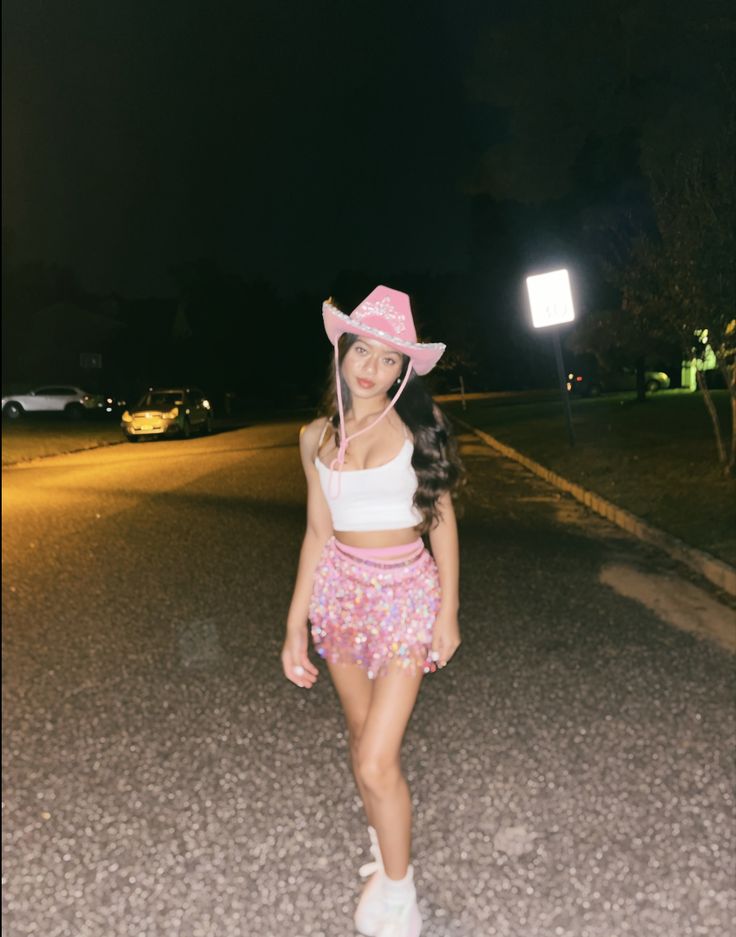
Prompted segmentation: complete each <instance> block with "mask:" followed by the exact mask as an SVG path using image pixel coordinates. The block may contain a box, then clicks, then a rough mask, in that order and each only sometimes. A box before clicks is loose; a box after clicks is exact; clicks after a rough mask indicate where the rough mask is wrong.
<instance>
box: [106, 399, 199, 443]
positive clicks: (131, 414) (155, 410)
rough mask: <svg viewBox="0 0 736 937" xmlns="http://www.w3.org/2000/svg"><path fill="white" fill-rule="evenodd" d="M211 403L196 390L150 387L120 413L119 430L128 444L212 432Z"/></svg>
mask: <svg viewBox="0 0 736 937" xmlns="http://www.w3.org/2000/svg"><path fill="white" fill-rule="evenodd" d="M213 425H214V413H213V411H212V404H211V403H210V402H209V400H208V399H207V397H206V396H205V395H204V393H203V392H202V391H201V390H199V388H197V387H178V388H169V387H151V388H150V389H149V390H148V391H147V392H146V393H145V394H144V395H143V396H142V397H141V399H140V400H139V401H138V403H137V404H136V405H135V406H134V407H130V408H129V409H128V410H126V411H125V413H123V416H122V420H121V423H120V427H121V429H122V431H123V432H124V433H125V436H126V438H127V439H128V440H129V441H130V442H135V441H136V440H138V439H145V438H146V437H154V436H158V437H163V436H181V437H182V439H189V437H190V436H191V434H192V433H211V432H212V429H213Z"/></svg>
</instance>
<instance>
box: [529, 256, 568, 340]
mask: <svg viewBox="0 0 736 937" xmlns="http://www.w3.org/2000/svg"><path fill="white" fill-rule="evenodd" d="M526 288H527V291H528V292H529V305H530V306H531V310H532V325H533V326H534V328H535V329H543V328H546V327H547V326H549V325H559V324H560V323H561V322H572V321H573V320H574V319H575V308H574V306H573V303H572V291H571V289H570V276H569V274H568V272H567V270H553V271H552V272H551V273H539V274H536V275H535V276H531V277H527V278H526Z"/></svg>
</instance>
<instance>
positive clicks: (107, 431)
mask: <svg viewBox="0 0 736 937" xmlns="http://www.w3.org/2000/svg"><path fill="white" fill-rule="evenodd" d="M122 441H123V434H122V432H121V430H120V427H119V425H118V422H117V420H112V421H111V422H109V423H107V422H92V421H89V422H88V421H84V420H83V421H81V422H79V423H70V422H68V421H64V420H62V419H56V420H55V419H53V418H42V419H32V418H28V417H27V418H26V419H22V420H18V421H17V422H11V421H10V420H3V465H13V464H15V463H16V462H26V461H28V459H37V458H39V457H40V456H48V455H62V454H63V453H65V452H77V451H78V450H80V449H96V448H97V447H98V446H107V445H110V443H116V442H122Z"/></svg>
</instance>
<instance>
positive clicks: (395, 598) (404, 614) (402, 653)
mask: <svg viewBox="0 0 736 937" xmlns="http://www.w3.org/2000/svg"><path fill="white" fill-rule="evenodd" d="M439 607H440V581H439V575H438V573H437V566H436V564H435V561H434V559H433V557H432V555H431V553H429V552H428V551H427V550H426V549H424V550H422V551H421V552H420V553H419V555H418V556H416V557H414V558H412V559H410V560H408V561H407V560H403V561H398V562H390V563H384V562H378V561H376V562H373V561H371V560H364V559H356V558H355V557H352V556H349V555H347V554H345V553H343V552H342V551H341V550H340V548H339V545H338V544H337V541H336V540H335V538H334V537H332V538H331V539H330V540H328V541H327V543H326V544H325V547H324V550H323V551H322V556H321V557H320V561H319V565H318V566H317V570H316V572H315V577H314V588H313V590H312V598H311V601H310V605H309V619H310V621H311V623H312V639H313V641H314V645H315V648H316V649H317V653H318V654H319V655H320V657H324V658H325V659H326V660H328V661H330V662H331V663H334V664H359V665H360V666H361V667H363V668H364V669H365V670H366V671H367V672H368V676H369V677H370V678H371V679H373V678H375V677H379V676H383V675H384V674H386V673H387V672H388V670H389V669H390V668H392V667H397V668H402V669H405V670H406V671H407V672H410V673H414V672H415V671H416V669H417V668H419V669H420V670H423V669H424V667H425V665H426V663H427V655H428V653H429V650H430V647H431V644H432V626H433V625H434V621H435V618H436V617H437V612H438V611H439Z"/></svg>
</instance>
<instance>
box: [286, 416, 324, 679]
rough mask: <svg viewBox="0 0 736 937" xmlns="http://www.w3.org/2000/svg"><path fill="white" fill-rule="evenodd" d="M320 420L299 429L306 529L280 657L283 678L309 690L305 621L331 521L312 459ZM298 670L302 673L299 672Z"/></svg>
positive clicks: (313, 672)
mask: <svg viewBox="0 0 736 937" xmlns="http://www.w3.org/2000/svg"><path fill="white" fill-rule="evenodd" d="M323 425H324V421H323V420H315V421H314V422H313V423H310V424H309V425H308V426H305V427H304V428H303V429H302V432H301V434H300V437H299V452H300V455H301V459H302V466H303V468H304V474H305V476H306V479H307V529H306V532H305V534H304V540H303V542H302V548H301V552H300V554H299V566H298V569H297V575H296V582H295V584H294V592H293V595H292V599H291V604H290V606H289V613H288V615H287V619H286V640H285V641H284V648H283V651H282V653H281V660H282V664H283V668H284V674H285V675H286V676H287V677H288V679H289V680H291V681H292V682H293V683H296V684H297V685H298V686H305V687H311V686H312V684H313V683H314V681H315V680H316V679H317V668H316V667H315V666H314V664H312V662H311V661H310V660H309V657H308V654H307V647H308V640H307V618H308V614H309V601H310V598H311V595H312V587H313V584H314V573H315V570H316V569H317V564H318V563H319V558H320V556H321V554H322V549H323V547H324V545H325V543H326V542H327V541H328V540H329V538H330V537H331V536H332V518H331V516H330V509H329V507H328V505H327V502H326V501H325V497H324V494H323V493H322V488H321V486H320V482H319V476H318V474H317V469H316V468H315V465H314V457H315V454H316V450H317V443H318V439H319V435H320V433H321V431H322V427H323ZM298 668H301V671H300V670H299V669H298Z"/></svg>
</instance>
